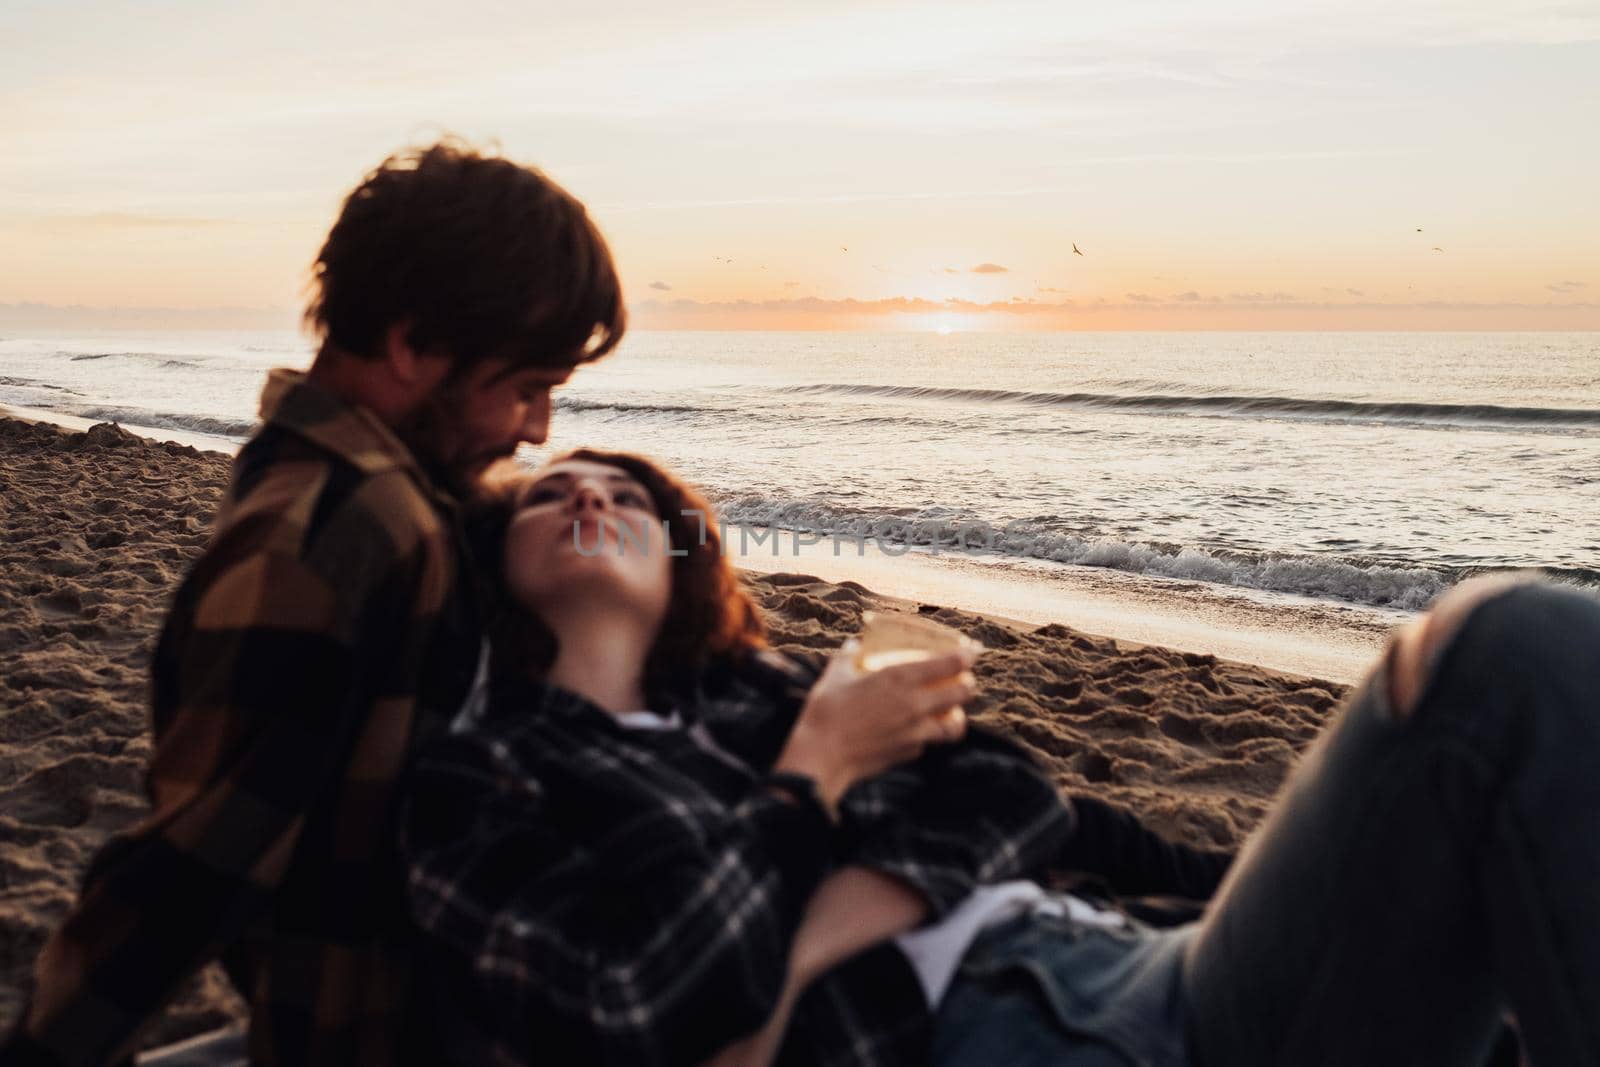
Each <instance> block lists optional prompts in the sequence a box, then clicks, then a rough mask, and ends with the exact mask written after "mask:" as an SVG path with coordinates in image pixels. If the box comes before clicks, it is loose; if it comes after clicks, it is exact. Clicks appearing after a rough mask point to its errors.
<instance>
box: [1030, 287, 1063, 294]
mask: <svg viewBox="0 0 1600 1067" xmlns="http://www.w3.org/2000/svg"><path fill="white" fill-rule="evenodd" d="M1033 291H1034V292H1036V293H1064V292H1066V290H1065V289H1056V288H1053V287H1051V286H1048V285H1035V286H1034V287H1033Z"/></svg>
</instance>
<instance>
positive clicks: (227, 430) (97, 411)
mask: <svg viewBox="0 0 1600 1067" xmlns="http://www.w3.org/2000/svg"><path fill="white" fill-rule="evenodd" d="M56 410H58V411H59V412H60V413H61V414H63V415H72V416H75V417H77V418H80V419H92V420H94V421H95V422H116V423H124V424H126V425H129V426H148V427H149V428H151V429H154V430H187V431H189V432H190V433H203V434H209V435H211V436H212V437H229V438H235V439H238V440H243V439H244V438H246V437H249V436H250V434H251V433H253V432H254V431H255V428H256V423H255V421H254V420H253V419H231V418H227V417H226V416H221V415H189V414H175V413H172V412H163V411H150V410H148V409H145V408H128V407H107V406H104V405H80V406H61V407H58V408H57V409H56Z"/></svg>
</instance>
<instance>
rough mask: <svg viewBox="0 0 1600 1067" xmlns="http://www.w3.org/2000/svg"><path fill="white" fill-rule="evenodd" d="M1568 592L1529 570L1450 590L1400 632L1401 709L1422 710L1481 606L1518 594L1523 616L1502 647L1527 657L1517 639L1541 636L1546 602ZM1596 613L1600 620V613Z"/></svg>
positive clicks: (1395, 689)
mask: <svg viewBox="0 0 1600 1067" xmlns="http://www.w3.org/2000/svg"><path fill="white" fill-rule="evenodd" d="M1510 593H1518V594H1519V595H1518V596H1517V597H1516V598H1511V597H1509V596H1507V594H1510ZM1566 595H1570V594H1564V593H1563V592H1561V591H1559V590H1557V589H1556V588H1555V587H1553V586H1549V585H1544V584H1541V583H1540V582H1538V581H1537V580H1536V579H1535V578H1534V577H1532V576H1523V575H1497V576H1494V577H1489V578H1474V579H1471V580H1469V581H1466V582H1463V583H1461V584H1460V585H1458V586H1456V587H1455V588H1453V589H1451V590H1449V591H1448V592H1446V593H1445V594H1444V596H1442V597H1440V598H1439V600H1438V602H1437V603H1435V604H1434V606H1433V607H1432V609H1430V610H1429V611H1428V612H1427V613H1426V614H1425V615H1423V616H1422V617H1421V618H1420V619H1418V620H1416V621H1415V622H1413V623H1411V624H1410V625H1408V626H1406V627H1405V628H1404V629H1402V630H1401V631H1400V632H1399V633H1397V634H1396V635H1395V638H1394V640H1393V642H1392V643H1391V645H1390V648H1389V685H1390V696H1391V706H1392V707H1393V708H1394V711H1395V715H1396V716H1398V717H1399V718H1402V719H1405V718H1409V717H1410V716H1411V715H1412V714H1413V713H1414V712H1415V711H1416V709H1417V705H1418V704H1419V703H1420V702H1421V700H1422V697H1423V695H1424V691H1425V690H1426V689H1427V687H1428V684H1429V682H1430V680H1431V679H1432V678H1433V677H1434V674H1435V673H1436V671H1437V668H1438V666H1439V664H1440V662H1441V661H1442V660H1443V659H1444V656H1445V653H1446V652H1447V651H1449V649H1450V647H1451V645H1452V644H1453V643H1454V642H1455V641H1456V639H1457V638H1458V637H1459V636H1460V635H1461V632H1462V631H1463V630H1464V629H1465V628H1466V625H1467V623H1468V621H1469V620H1471V619H1472V618H1473V617H1474V616H1476V615H1478V614H1479V613H1480V612H1492V611H1495V610H1499V609H1497V608H1492V607H1488V605H1490V604H1491V602H1499V603H1500V604H1502V605H1509V604H1511V603H1512V602H1513V600H1515V602H1516V607H1515V608H1514V609H1511V610H1515V611H1516V612H1518V613H1519V617H1518V618H1517V619H1513V620H1507V621H1508V622H1509V623H1510V624H1511V625H1509V626H1508V627H1502V628H1500V629H1501V630H1502V631H1503V632H1504V634H1505V635H1506V637H1508V638H1509V639H1510V641H1506V640H1502V641H1501V643H1500V646H1499V647H1498V648H1497V649H1496V651H1497V652H1498V653H1499V654H1500V656H1502V657H1504V658H1507V659H1510V660H1511V661H1513V662H1523V663H1526V662H1527V660H1526V659H1525V658H1524V657H1521V656H1518V655H1517V653H1518V652H1519V651H1520V649H1519V648H1513V647H1511V642H1515V643H1516V644H1518V645H1521V643H1522V642H1524V641H1532V642H1538V640H1539V633H1538V631H1539V629H1540V625H1541V617H1543V616H1546V615H1547V614H1548V609H1547V604H1546V602H1547V601H1550V600H1555V601H1560V600H1563V599H1565V596H1566ZM1524 598H1526V599H1524ZM1596 619H1597V625H1600V613H1597V615H1596Z"/></svg>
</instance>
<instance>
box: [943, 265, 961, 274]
mask: <svg viewBox="0 0 1600 1067" xmlns="http://www.w3.org/2000/svg"><path fill="white" fill-rule="evenodd" d="M944 272H945V273H946V274H960V273H961V272H960V271H958V270H956V269H955V268H954V267H946V268H945V269H944Z"/></svg>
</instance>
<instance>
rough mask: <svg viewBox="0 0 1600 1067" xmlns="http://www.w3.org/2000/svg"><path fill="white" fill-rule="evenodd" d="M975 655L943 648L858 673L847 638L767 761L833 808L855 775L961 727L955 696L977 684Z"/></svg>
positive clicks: (907, 756)
mask: <svg viewBox="0 0 1600 1067" xmlns="http://www.w3.org/2000/svg"><path fill="white" fill-rule="evenodd" d="M975 656H976V653H975V652H970V651H960V652H949V653H945V654H944V655H940V656H935V657H932V658H931V659H925V660H918V661H916V662H913V663H899V664H895V665H894V666H892V667H884V668H882V669H881V670H876V671H872V672H870V673H863V672H862V671H861V670H860V669H859V668H857V667H856V665H855V648H854V642H850V643H848V644H846V645H845V646H844V648H842V649H840V650H839V651H838V652H837V653H835V655H834V657H833V659H832V660H831V661H829V663H828V666H827V669H826V670H824V671H823V672H822V676H821V677H820V678H818V679H817V684H816V685H814V686H812V687H811V692H810V693H809V694H808V695H807V696H806V702H805V706H804V707H802V708H801V709H800V717H799V719H798V720H796V722H795V725H794V730H793V731H792V732H791V733H790V734H789V741H788V743H787V744H786V745H785V746H784V749H783V752H782V753H781V754H780V755H779V756H778V762H777V764H776V766H775V767H774V768H773V769H774V770H779V771H791V772H795V773H798V774H804V775H807V776H809V777H810V778H812V779H814V780H815V781H816V783H817V792H818V793H819V794H820V795H821V797H822V801H823V803H825V804H826V805H828V807H829V808H830V809H836V808H837V805H838V802H839V798H840V797H841V796H843V795H844V793H845V791H846V790H848V789H849V788H850V787H851V786H852V785H854V784H855V783H856V782H859V781H861V780H862V779H864V778H870V777H872V776H873V775H875V774H878V773H880V772H882V771H885V770H888V769H889V768H890V767H893V766H895V765H897V764H900V763H904V762H906V761H908V760H913V759H916V758H917V757H918V756H920V755H921V754H922V750H923V749H924V748H925V747H926V746H928V745H930V744H938V743H942V742H948V741H956V740H959V739H960V738H961V736H962V735H963V734H964V733H966V716H965V714H964V713H963V712H962V710H961V704H962V702H963V701H966V700H969V699H971V697H972V695H973V693H975V692H976V691H977V683H976V680H975V679H974V678H973V676H972V673H971V671H970V670H969V668H970V667H971V666H972V663H973V659H974V657H975Z"/></svg>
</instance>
